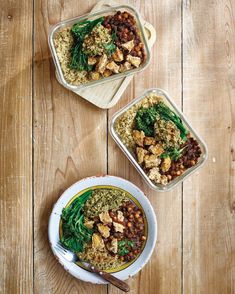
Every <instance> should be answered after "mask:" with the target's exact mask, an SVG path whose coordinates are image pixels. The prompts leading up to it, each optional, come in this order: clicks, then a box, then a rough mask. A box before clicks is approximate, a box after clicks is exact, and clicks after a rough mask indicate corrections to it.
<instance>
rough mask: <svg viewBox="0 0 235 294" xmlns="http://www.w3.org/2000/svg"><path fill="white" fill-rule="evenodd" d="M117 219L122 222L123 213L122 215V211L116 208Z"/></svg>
mask: <svg viewBox="0 0 235 294" xmlns="http://www.w3.org/2000/svg"><path fill="white" fill-rule="evenodd" d="M117 219H118V220H119V221H120V222H123V221H124V215H123V212H122V211H120V210H118V212H117Z"/></svg>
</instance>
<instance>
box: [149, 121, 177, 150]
mask: <svg viewBox="0 0 235 294" xmlns="http://www.w3.org/2000/svg"><path fill="white" fill-rule="evenodd" d="M154 130H155V137H156V138H157V139H158V141H160V142H162V145H163V147H165V148H167V147H175V148H179V147H180V145H181V144H182V143H183V140H182V139H181V137H180V130H179V129H178V128H177V127H176V125H175V124H174V123H173V122H172V121H166V120H164V119H160V118H157V119H156V122H155V124H154Z"/></svg>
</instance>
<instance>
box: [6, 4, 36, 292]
mask: <svg viewBox="0 0 235 294" xmlns="http://www.w3.org/2000/svg"><path fill="white" fill-rule="evenodd" d="M32 16H33V14H32V2H29V1H24V0H22V1H21V2H17V1H10V2H8V1H2V2H1V9H0V44H1V46H0V64H1V66H0V76H1V81H0V167H1V168H0V218H1V226H0V238H1V241H0V252H1V255H0V264H1V265H0V292H1V293H32V289H33V248H32V244H33V242H32Z"/></svg>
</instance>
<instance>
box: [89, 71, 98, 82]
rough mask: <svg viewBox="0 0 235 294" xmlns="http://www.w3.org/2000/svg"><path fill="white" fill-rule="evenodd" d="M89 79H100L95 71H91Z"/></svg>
mask: <svg viewBox="0 0 235 294" xmlns="http://www.w3.org/2000/svg"><path fill="white" fill-rule="evenodd" d="M91 79H92V80H94V81H98V80H99V79H100V74H99V73H98V72H97V71H92V72H91Z"/></svg>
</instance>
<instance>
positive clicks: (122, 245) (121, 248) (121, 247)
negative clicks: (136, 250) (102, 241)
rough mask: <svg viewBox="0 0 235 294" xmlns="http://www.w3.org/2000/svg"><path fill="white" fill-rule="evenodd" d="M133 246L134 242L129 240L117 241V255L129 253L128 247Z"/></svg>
mask: <svg viewBox="0 0 235 294" xmlns="http://www.w3.org/2000/svg"><path fill="white" fill-rule="evenodd" d="M133 246H134V242H133V241H130V240H121V241H119V242H118V255H120V256H123V255H126V254H128V253H129V251H130V249H131V248H130V247H133Z"/></svg>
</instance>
